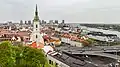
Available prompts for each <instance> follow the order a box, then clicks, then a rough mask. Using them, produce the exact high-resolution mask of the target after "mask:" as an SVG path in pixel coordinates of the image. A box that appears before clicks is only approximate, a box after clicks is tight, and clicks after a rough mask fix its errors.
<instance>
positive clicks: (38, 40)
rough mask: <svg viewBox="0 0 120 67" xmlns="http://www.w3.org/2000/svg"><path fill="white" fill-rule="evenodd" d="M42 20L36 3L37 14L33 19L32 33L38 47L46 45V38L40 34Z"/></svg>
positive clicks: (32, 38) (33, 40)
mask: <svg viewBox="0 0 120 67" xmlns="http://www.w3.org/2000/svg"><path fill="white" fill-rule="evenodd" d="M39 23H40V20H39V16H38V10H37V5H36V10H35V16H34V19H33V32H32V34H31V41H32V42H35V43H36V47H40V46H44V39H43V37H42V35H41V34H40V24H39Z"/></svg>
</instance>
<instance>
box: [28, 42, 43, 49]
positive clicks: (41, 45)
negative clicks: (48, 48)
mask: <svg viewBox="0 0 120 67" xmlns="http://www.w3.org/2000/svg"><path fill="white" fill-rule="evenodd" d="M30 46H31V47H33V48H44V44H42V43H39V46H37V43H36V42H33V43H32V44H31V45H30Z"/></svg>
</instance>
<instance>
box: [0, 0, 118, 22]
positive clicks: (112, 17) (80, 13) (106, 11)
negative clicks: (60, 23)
mask: <svg viewBox="0 0 120 67" xmlns="http://www.w3.org/2000/svg"><path fill="white" fill-rule="evenodd" d="M26 2H29V3H26ZM0 4H1V5H3V6H0V9H1V11H0V13H1V15H0V21H1V22H3V21H8V20H14V21H19V20H32V18H33V16H34V12H33V11H34V10H35V9H34V7H35V4H38V9H39V16H40V19H41V20H65V21H66V22H87V23H91V22H92V23H97V22H100V23H101V22H102V23H103V22H107V23H119V22H120V20H119V17H120V14H119V12H120V9H119V8H120V5H119V0H116V1H113V0H109V1H108V0H104V1H103V0H97V1H95V0H66V1H63V0H62V1H61V0H57V1H56V0H52V1H48V0H35V1H32V0H29V1H28V0H18V1H15V0H9V1H7V0H1V2H0Z"/></svg>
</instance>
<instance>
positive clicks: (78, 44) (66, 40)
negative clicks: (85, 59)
mask: <svg viewBox="0 0 120 67" xmlns="http://www.w3.org/2000/svg"><path fill="white" fill-rule="evenodd" d="M61 42H65V43H69V44H70V45H72V46H76V47H83V45H82V43H80V42H76V41H71V40H70V39H69V38H64V37H62V38H61Z"/></svg>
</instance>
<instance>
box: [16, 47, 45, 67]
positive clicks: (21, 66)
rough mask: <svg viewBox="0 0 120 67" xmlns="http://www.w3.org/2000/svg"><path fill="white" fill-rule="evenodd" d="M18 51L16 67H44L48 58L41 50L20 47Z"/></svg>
mask: <svg viewBox="0 0 120 67" xmlns="http://www.w3.org/2000/svg"><path fill="white" fill-rule="evenodd" d="M15 50H16V67H26V66H27V67H42V66H43V65H45V63H46V57H45V55H44V53H43V51H42V50H41V49H34V48H31V47H22V46H19V49H17V48H16V49H15Z"/></svg>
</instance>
